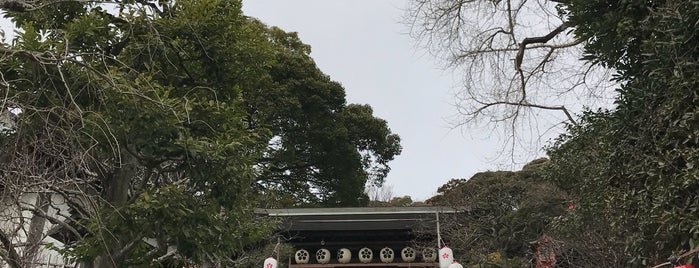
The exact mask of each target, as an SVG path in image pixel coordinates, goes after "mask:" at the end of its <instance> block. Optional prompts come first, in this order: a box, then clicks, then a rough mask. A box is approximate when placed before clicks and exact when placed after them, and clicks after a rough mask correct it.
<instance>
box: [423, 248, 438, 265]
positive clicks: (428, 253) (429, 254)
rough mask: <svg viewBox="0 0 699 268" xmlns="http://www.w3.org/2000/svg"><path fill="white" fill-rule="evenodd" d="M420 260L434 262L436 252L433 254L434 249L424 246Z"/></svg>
mask: <svg viewBox="0 0 699 268" xmlns="http://www.w3.org/2000/svg"><path fill="white" fill-rule="evenodd" d="M422 260H423V261H425V262H434V261H436V260H437V254H435V252H434V249H431V248H425V249H423V250H422Z"/></svg>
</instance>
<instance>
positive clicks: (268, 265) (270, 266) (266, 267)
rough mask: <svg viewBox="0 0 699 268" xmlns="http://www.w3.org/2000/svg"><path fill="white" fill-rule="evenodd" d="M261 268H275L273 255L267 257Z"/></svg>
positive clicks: (275, 261) (275, 262) (275, 263)
mask: <svg viewBox="0 0 699 268" xmlns="http://www.w3.org/2000/svg"><path fill="white" fill-rule="evenodd" d="M262 268H277V260H276V259H274V257H269V258H267V259H266V260H265V263H264V264H263V265H262Z"/></svg>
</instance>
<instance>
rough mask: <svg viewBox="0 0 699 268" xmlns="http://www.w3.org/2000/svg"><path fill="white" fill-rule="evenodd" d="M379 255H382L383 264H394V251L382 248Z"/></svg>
mask: <svg viewBox="0 0 699 268" xmlns="http://www.w3.org/2000/svg"><path fill="white" fill-rule="evenodd" d="M379 253H380V254H379V257H380V259H381V262H383V263H389V262H393V257H394V255H395V254H394V253H393V249H391V248H389V247H385V248H382V249H381V252H379Z"/></svg>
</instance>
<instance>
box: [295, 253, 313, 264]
mask: <svg viewBox="0 0 699 268" xmlns="http://www.w3.org/2000/svg"><path fill="white" fill-rule="evenodd" d="M309 258H310V254H309V253H308V250H305V249H301V250H298V251H296V254H294V260H295V261H296V263H298V264H306V263H308V260H309Z"/></svg>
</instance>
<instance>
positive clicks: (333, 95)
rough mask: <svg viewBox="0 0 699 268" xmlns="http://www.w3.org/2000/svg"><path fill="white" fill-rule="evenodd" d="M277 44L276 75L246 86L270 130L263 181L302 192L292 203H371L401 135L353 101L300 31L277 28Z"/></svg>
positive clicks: (256, 119)
mask: <svg viewBox="0 0 699 268" xmlns="http://www.w3.org/2000/svg"><path fill="white" fill-rule="evenodd" d="M267 34H268V35H269V38H270V40H271V41H272V42H273V43H274V44H277V46H276V47H275V51H274V56H275V60H276V62H275V64H274V65H273V66H272V68H271V70H270V79H269V81H266V82H265V83H264V84H263V85H262V86H260V87H259V88H254V89H253V90H248V91H244V93H243V94H244V95H245V99H246V104H247V105H248V109H249V111H250V113H249V114H250V117H251V119H250V120H249V121H250V122H251V125H252V126H254V128H268V129H270V130H271V134H272V136H271V138H270V140H269V146H268V149H267V151H266V152H265V154H264V155H263V157H262V158H261V161H259V167H260V170H261V175H260V176H259V177H258V183H259V184H260V185H262V186H263V188H275V189H279V190H281V191H280V192H279V194H281V195H291V196H294V197H295V198H294V199H295V200H296V201H295V203H293V205H300V204H306V205H308V204H313V203H322V204H325V205H330V206H338V205H339V206H358V205H364V204H366V203H367V201H368V198H367V196H366V194H364V187H365V185H366V184H367V183H369V184H375V185H379V186H380V185H381V184H382V183H383V180H384V178H385V177H386V175H387V174H388V172H389V170H390V168H389V166H388V162H389V161H391V160H393V158H394V156H395V155H398V154H400V152H401V147H400V138H399V137H398V135H396V134H393V133H391V131H390V129H389V128H388V125H387V123H386V121H385V120H383V119H380V118H376V117H374V116H373V110H372V108H371V107H370V106H368V105H358V104H349V105H348V104H346V100H345V93H344V88H343V87H342V86H341V85H340V84H339V83H337V82H334V81H332V80H330V78H329V77H328V76H327V75H325V74H323V73H322V72H321V71H320V70H319V69H318V67H317V66H316V65H315V62H313V59H311V57H310V53H311V50H310V47H309V46H308V45H305V44H303V43H302V42H301V41H300V40H299V39H298V36H297V35H296V34H295V33H286V32H284V31H282V30H281V29H278V28H275V27H272V28H271V29H269V31H268V33H267Z"/></svg>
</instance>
